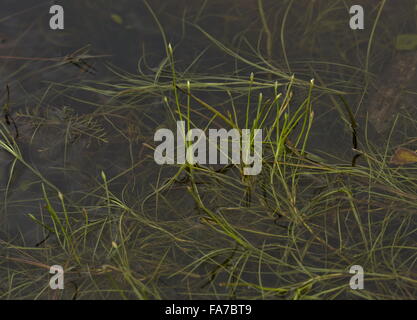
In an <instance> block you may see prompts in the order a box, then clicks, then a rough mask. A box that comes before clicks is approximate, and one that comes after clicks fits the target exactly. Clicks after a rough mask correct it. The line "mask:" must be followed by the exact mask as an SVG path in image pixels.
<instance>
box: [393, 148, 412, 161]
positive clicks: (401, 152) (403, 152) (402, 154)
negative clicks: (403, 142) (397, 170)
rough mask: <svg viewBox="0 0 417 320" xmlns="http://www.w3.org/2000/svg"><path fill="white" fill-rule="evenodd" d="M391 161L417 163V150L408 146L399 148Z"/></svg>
mask: <svg viewBox="0 0 417 320" xmlns="http://www.w3.org/2000/svg"><path fill="white" fill-rule="evenodd" d="M389 163H390V164H395V165H406V164H412V163H417V152H416V151H413V150H410V149H406V148H397V149H396V150H395V153H394V155H393V156H392V158H391V160H390V162H389Z"/></svg>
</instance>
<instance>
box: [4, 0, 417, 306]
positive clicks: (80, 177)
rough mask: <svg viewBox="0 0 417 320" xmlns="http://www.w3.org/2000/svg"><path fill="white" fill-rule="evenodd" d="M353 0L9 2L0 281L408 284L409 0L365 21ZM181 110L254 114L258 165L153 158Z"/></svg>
mask: <svg viewBox="0 0 417 320" xmlns="http://www.w3.org/2000/svg"><path fill="white" fill-rule="evenodd" d="M351 2H352V1H341V0H340V1H339V0H337V1H335V0H333V1H330V0H329V1H327V0H326V1H307V0H305V1H304V0H303V1H292V0H282V1H266V0H265V1H264V0H253V1H249V0H248V1H246V0H245V1H230V2H229V3H227V5H225V4H223V3H222V2H221V1H217V0H206V1H195V3H194V2H193V5H191V4H189V2H187V3H186V1H178V2H175V4H174V3H170V2H166V1H157V0H155V1H142V2H138V3H137V4H135V5H134V6H133V7H132V6H129V10H126V8H127V7H128V6H127V3H128V1H124V0H123V1H120V2H118V3H117V4H115V3H114V2H112V1H106V0H101V1H85V2H84V3H83V4H80V3H74V4H72V5H71V6H70V7H69V8H68V11H69V12H70V13H72V12H74V13H77V12H81V11H80V10H81V9H83V10H84V11H83V12H85V16H84V15H75V14H74V17H77V18H74V21H76V23H77V24H76V26H74V28H75V29H74V30H73V31H71V32H73V34H72V33H71V32H70V31H65V32H63V33H61V34H60V35H57V34H56V33H55V34H52V33H48V32H47V31H45V30H44V29H42V26H41V24H40V22H39V21H42V19H39V20H38V19H37V18H36V19H35V18H33V19H28V18H27V16H25V15H26V14H29V15H30V14H33V15H34V16H33V17H38V15H39V13H38V12H37V11H31V10H29V11H25V12H24V13H20V14H17V15H16V14H15V15H13V14H12V13H10V14H9V15H7V16H5V17H0V23H5V24H6V26H7V23H10V24H11V25H14V24H17V22H16V20H15V19H21V20H17V21H20V22H22V21H30V22H31V24H30V25H25V24H23V26H22V27H21V30H17V31H15V32H16V34H14V35H13V32H10V34H9V36H7V35H4V36H2V37H0V73H1V75H2V80H1V82H0V84H1V92H0V95H1V96H0V106H1V110H2V120H1V122H0V149H1V150H0V161H1V168H2V172H1V186H0V190H1V193H0V199H1V201H0V207H1V211H0V222H1V227H0V299H316V300H317V299H415V298H416V296H417V292H416V291H417V290H416V288H417V268H416V262H417V261H416V260H417V251H416V250H417V247H416V245H417V234H416V231H417V229H416V227H417V224H416V218H417V121H416V119H417V118H416V115H417V109H416V107H415V106H416V104H415V101H416V91H415V90H416V81H415V79H413V76H412V74H411V73H410V74H407V73H406V72H405V71H404V70H405V69H412V68H413V67H414V68H415V67H417V60H416V59H415V57H416V53H415V52H414V51H413V50H415V48H414V47H412V48H411V47H410V48H409V47H407V48H402V47H401V48H398V46H397V47H396V41H397V40H396V39H397V37H401V35H404V34H413V33H417V30H415V27H416V23H417V22H416V20H415V17H416V15H415V14H410V12H412V9H413V8H414V1H405V2H406V4H405V5H404V7H403V8H401V9H400V10H397V11H395V14H392V12H393V11H392V7H391V6H392V2H389V1H373V2H372V1H369V2H366V4H365V5H364V6H365V9H366V10H367V12H369V20H368V22H367V25H368V26H369V28H366V29H365V30H363V32H360V33H358V32H352V31H347V25H348V20H346V19H345V17H346V16H347V17H348V15H347V11H348V10H347V8H348V7H349V5H350V4H351ZM130 3H131V2H130ZM352 3H353V2H352ZM80 6H81V7H82V8H80ZM410 8H411V9H410ZM19 12H20V11H19ZM135 12H138V13H137V15H138V16H135V14H134V13H135ZM92 13H94V17H95V21H94V26H93V25H92V22H91V21H89V19H88V17H89V16H90V17H91V16H92ZM20 17H21V18H20ZM398 21H402V23H401V24H399V23H398ZM38 22H39V24H38ZM4 29H5V30H6V31H7V28H6V27H5V28H4ZM26 32H27V33H26ZM6 33H7V32H6ZM26 35H30V37H29V38H32V39H33V42H32V43H31V42H30V40H26V39H29V38H26ZM74 35H75V36H74ZM105 35H112V36H111V37H104V36H105ZM10 38H11V40H10V41H12V42H13V45H10V46H6V45H5V44H6V43H8V42H10V41H9V40H8V39H10ZM73 38H75V39H73ZM2 39H5V40H4V41H3V40H2ZM25 40H26V41H25ZM70 40H71V41H72V42H70ZM39 41H42V42H44V43H45V42H47V43H50V44H53V45H51V46H50V51H48V50H46V49H42V48H39V47H37V45H36V44H37V43H39ZM3 42H4V43H3ZM69 43H70V44H69ZM3 44H4V46H3ZM2 46H3V47H2ZM25 46H27V47H25ZM28 48H32V49H28ZM43 50H44V51H43ZM404 50H405V51H406V52H405V51H404ZM3 75H4V77H3ZM178 123H183V124H184V126H185V128H186V129H187V130H186V131H187V132H188V131H191V130H192V129H199V130H201V132H203V133H204V134H206V135H207V136H209V132H210V131H209V130H210V129H218V130H220V129H222V128H223V129H225V130H227V132H231V131H229V130H232V129H233V130H236V131H233V132H236V133H239V134H241V133H243V132H244V131H243V130H245V129H249V131H250V132H255V130H262V140H261V146H262V158H261V159H260V160H259V161H261V167H262V170H260V171H259V173H258V174H254V175H247V174H245V163H243V162H236V161H235V162H234V161H233V159H232V156H231V155H230V154H228V155H226V156H225V157H224V158H223V159H224V160H228V161H224V162H218V163H211V162H209V161H208V162H204V163H202V162H190V161H183V162H178V161H175V162H169V163H165V164H158V163H156V161H155V157H154V155H155V150H158V145H159V144H160V141H156V139H155V133H156V132H158V130H163V129H169V130H171V131H172V132H177V125H178ZM177 138H178V137H177ZM250 138H251V139H252V141H253V140H254V139H255V138H254V136H253V135H252V136H250ZM193 142H194V141H192V140H190V141H187V142H186V143H189V144H187V145H186V146H187V147H189V146H190V145H191V144H193ZM226 144H227V145H228V146H229V147H230V148H229V150H232V143H231V142H230V141H227V143H225V145H226ZM225 145H224V146H225ZM254 149H255V148H252V149H251V150H250V151H251V152H252V151H253V152H254ZM177 151H178V150H177V146H176V147H175V152H177ZM183 151H184V154H185V152H186V151H185V149H184V150H183ZM175 154H176V155H177V153H175ZM223 156H224V153H223ZM190 157H191V158H193V157H194V158H198V155H197V154H196V153H193V154H191V155H190ZM184 158H186V156H184ZM220 158H221V154H220V153H219V159H220ZM216 159H217V158H216ZM52 265H60V266H62V267H63V269H64V272H65V290H52V289H51V288H50V284H49V280H50V276H51V274H50V273H49V270H50V267H51V266H52ZM355 265H356V266H357V265H359V266H361V267H362V268H363V270H364V279H365V285H364V288H363V289H361V290H354V289H352V288H351V287H350V284H349V281H350V279H351V277H352V274H351V273H349V270H350V268H351V267H352V266H355Z"/></svg>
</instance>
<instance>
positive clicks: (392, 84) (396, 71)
mask: <svg viewBox="0 0 417 320" xmlns="http://www.w3.org/2000/svg"><path fill="white" fill-rule="evenodd" d="M416 70H417V51H411V52H410V51H401V52H398V53H397V54H396V55H395V57H394V58H393V60H392V62H391V64H390V65H389V66H388V68H387V69H386V70H385V71H384V73H383V74H382V75H381V77H380V79H381V80H380V82H379V83H378V89H377V90H376V92H374V93H373V94H372V95H371V97H370V100H369V109H368V116H369V120H370V122H371V123H372V125H373V126H374V128H375V129H376V131H377V132H378V133H384V132H386V131H387V130H389V129H390V127H391V126H392V122H393V119H394V118H395V115H396V114H397V113H398V109H399V108H400V101H401V99H400V98H401V95H402V93H403V92H404V89H406V88H407V86H409V85H410V84H411V83H412V81H413V80H415V79H416Z"/></svg>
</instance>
